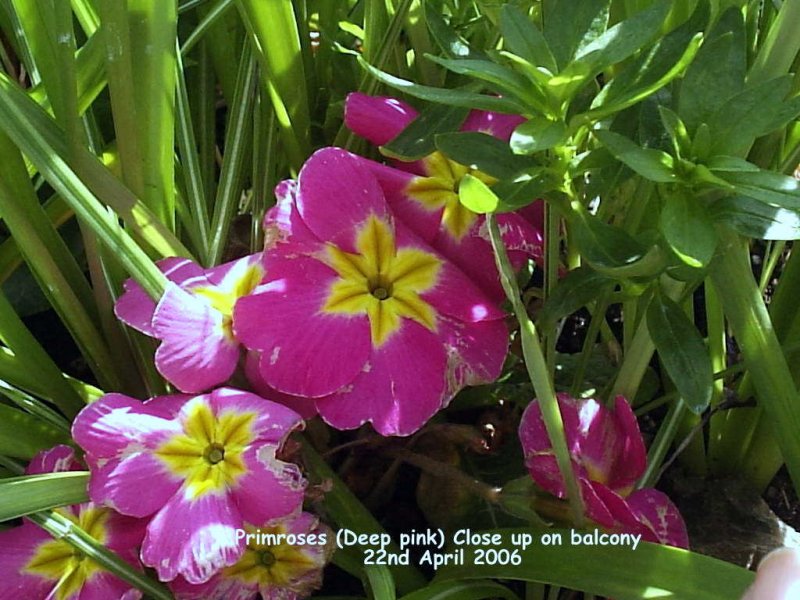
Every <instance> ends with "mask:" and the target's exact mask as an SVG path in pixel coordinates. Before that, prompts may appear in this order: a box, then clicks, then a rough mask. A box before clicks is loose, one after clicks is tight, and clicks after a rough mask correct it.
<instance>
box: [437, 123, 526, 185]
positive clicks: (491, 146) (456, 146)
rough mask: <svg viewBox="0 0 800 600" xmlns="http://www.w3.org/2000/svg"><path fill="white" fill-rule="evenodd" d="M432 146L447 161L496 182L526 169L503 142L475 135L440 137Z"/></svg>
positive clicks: (473, 133)
mask: <svg viewBox="0 0 800 600" xmlns="http://www.w3.org/2000/svg"><path fill="white" fill-rule="evenodd" d="M435 143H436V148H437V149H438V150H439V151H440V152H442V153H443V154H444V155H445V156H447V157H448V158H450V159H451V160H454V161H455V162H457V163H460V164H462V165H467V166H469V167H471V168H474V169H477V170H479V171H482V172H484V173H486V174H487V175H491V176H492V177H496V178H498V179H505V178H511V177H513V176H514V175H516V174H517V173H519V171H521V170H522V169H524V168H525V167H526V166H528V165H529V161H527V160H525V159H523V158H521V157H520V156H517V155H515V154H514V153H513V152H512V151H511V148H509V146H508V144H507V143H506V142H504V141H503V140H500V139H497V138H496V137H494V136H492V135H487V134H485V133H479V132H477V131H462V132H458V133H441V134H439V135H436V137H435Z"/></svg>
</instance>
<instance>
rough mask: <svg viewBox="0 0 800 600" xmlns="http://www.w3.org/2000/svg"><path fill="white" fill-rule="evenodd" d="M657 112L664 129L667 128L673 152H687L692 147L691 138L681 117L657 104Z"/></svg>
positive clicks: (682, 153)
mask: <svg viewBox="0 0 800 600" xmlns="http://www.w3.org/2000/svg"><path fill="white" fill-rule="evenodd" d="M658 113H659V115H660V116H661V122H662V123H663V124H664V129H666V130H667V133H669V137H670V138H671V139H672V146H673V148H675V152H676V153H677V154H678V155H679V156H681V155H683V156H686V155H687V154H689V153H690V152H691V149H692V140H691V138H690V137H689V132H688V131H687V130H686V125H684V123H683V121H681V118H680V117H679V116H678V115H676V114H675V113H674V112H672V111H671V110H670V109H668V108H667V107H666V106H660V105H659V107H658Z"/></svg>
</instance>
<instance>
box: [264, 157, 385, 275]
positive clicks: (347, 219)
mask: <svg viewBox="0 0 800 600" xmlns="http://www.w3.org/2000/svg"><path fill="white" fill-rule="evenodd" d="M363 160H364V159H360V158H357V157H355V156H353V155H352V154H350V153H349V152H346V151H345V150H342V149H340V148H323V149H322V150H318V151H317V152H315V153H314V154H313V155H312V156H311V158H309V159H308V160H307V161H306V163H305V165H304V166H303V168H302V169H301V170H300V176H299V178H298V181H299V189H298V193H297V210H298V212H299V214H300V216H301V217H302V219H303V221H304V222H305V224H306V225H308V228H309V229H310V230H311V231H312V232H313V233H314V234H315V235H316V236H317V237H319V239H321V240H325V241H326V242H330V243H332V244H334V245H336V246H338V247H339V248H341V249H342V250H345V251H347V252H354V251H355V235H356V230H357V228H358V225H360V224H361V223H363V222H364V221H366V220H367V218H369V217H370V216H371V215H374V216H376V217H378V218H381V219H383V220H387V219H388V216H387V212H388V208H387V206H386V200H385V199H384V196H383V193H382V192H381V188H380V186H379V185H378V182H377V181H376V180H375V177H374V176H373V175H372V173H371V172H370V170H369V169H367V168H366V167H364V165H363ZM268 268H269V267H268Z"/></svg>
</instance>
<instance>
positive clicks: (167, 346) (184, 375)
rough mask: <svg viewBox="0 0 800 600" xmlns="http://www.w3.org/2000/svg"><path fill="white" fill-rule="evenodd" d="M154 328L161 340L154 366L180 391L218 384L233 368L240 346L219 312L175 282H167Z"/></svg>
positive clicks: (154, 317) (202, 388)
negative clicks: (168, 284)
mask: <svg viewBox="0 0 800 600" xmlns="http://www.w3.org/2000/svg"><path fill="white" fill-rule="evenodd" d="M153 331H154V334H155V335H156V336H157V337H158V338H159V339H161V340H162V343H161V346H159V348H158V350H157V351H156V367H157V368H158V371H159V373H161V374H162V375H163V376H164V377H165V378H166V379H167V380H168V381H169V382H170V383H172V384H174V385H175V386H176V387H177V388H178V389H180V390H181V391H184V392H201V391H203V390H206V389H208V388H210V387H213V386H215V385H219V384H221V383H223V382H224V381H226V380H227V379H228V378H229V377H230V376H231V375H232V374H233V371H234V370H235V369H236V364H237V362H238V360H239V346H238V344H237V342H236V341H235V340H233V339H231V338H230V337H228V334H227V333H226V330H225V326H224V317H223V315H222V313H220V312H219V311H217V310H214V309H213V308H212V307H211V306H210V305H209V304H208V303H207V302H206V301H205V300H203V299H202V298H200V297H199V296H197V295H195V294H191V293H189V292H187V291H186V290H184V289H182V288H179V287H178V286H175V285H171V286H169V287H168V288H167V291H166V292H165V293H164V296H163V297H162V298H161V301H160V302H159V303H158V307H157V308H156V312H155V315H154V316H153Z"/></svg>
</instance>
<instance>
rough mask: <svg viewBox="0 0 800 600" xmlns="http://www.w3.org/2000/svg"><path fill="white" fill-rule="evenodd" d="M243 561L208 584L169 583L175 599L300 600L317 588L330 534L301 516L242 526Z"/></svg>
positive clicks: (311, 517)
mask: <svg viewBox="0 0 800 600" xmlns="http://www.w3.org/2000/svg"><path fill="white" fill-rule="evenodd" d="M242 533H243V534H244V535H251V536H255V537H251V538H247V537H244V538H243V539H241V540H240V544H241V546H242V548H243V550H244V552H243V554H242V558H240V559H239V561H238V562H237V563H236V564H234V565H231V566H229V567H225V568H224V569H223V570H222V571H220V572H219V573H217V574H216V575H215V576H214V577H212V578H211V579H210V580H209V581H207V582H206V583H204V584H201V585H191V584H189V583H188V582H187V581H186V580H185V579H183V578H182V577H178V578H177V579H176V580H175V581H173V582H172V583H171V584H170V588H171V589H172V591H173V593H174V594H175V597H176V598H177V599H178V600H205V599H207V598H226V599H228V600H254V599H255V598H256V597H257V596H258V594H259V593H260V594H261V597H262V598H264V599H265V600H296V599H297V598H305V597H307V596H309V595H310V594H311V592H313V591H314V590H315V589H317V588H319V587H320V585H321V584H322V569H323V568H324V567H325V564H326V563H327V562H328V560H329V558H330V555H331V554H332V552H333V549H334V538H333V532H332V531H331V530H330V529H329V528H328V527H326V526H325V525H322V524H320V523H319V520H318V519H317V517H316V516H314V515H312V514H310V513H305V512H304V513H301V514H300V515H298V516H297V517H291V518H288V519H285V520H282V521H279V522H278V523H276V524H273V525H271V526H262V527H253V526H251V525H246V526H245V528H244V529H243V530H242Z"/></svg>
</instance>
